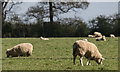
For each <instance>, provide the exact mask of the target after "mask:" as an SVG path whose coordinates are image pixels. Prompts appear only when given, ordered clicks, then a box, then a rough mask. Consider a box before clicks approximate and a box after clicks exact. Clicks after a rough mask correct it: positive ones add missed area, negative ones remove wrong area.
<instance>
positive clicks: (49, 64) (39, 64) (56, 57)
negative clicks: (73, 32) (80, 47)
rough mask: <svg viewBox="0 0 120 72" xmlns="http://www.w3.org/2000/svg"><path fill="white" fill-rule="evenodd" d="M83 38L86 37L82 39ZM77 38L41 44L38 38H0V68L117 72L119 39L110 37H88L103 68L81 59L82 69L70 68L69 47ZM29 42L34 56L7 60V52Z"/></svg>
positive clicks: (93, 62)
mask: <svg viewBox="0 0 120 72" xmlns="http://www.w3.org/2000/svg"><path fill="white" fill-rule="evenodd" d="M83 38H85V37H83ZM83 38H82V37H77V38H50V40H49V41H43V40H40V39H39V38H3V39H2V58H3V59H2V69H3V70H118V38H109V37H107V41H106V42H104V41H95V38H87V39H88V41H90V42H93V43H95V44H96V46H97V47H98V49H99V51H100V53H101V54H102V55H103V57H104V58H105V60H104V61H103V64H102V65H98V64H97V63H96V62H95V61H91V66H86V63H87V59H86V58H83V63H84V66H83V67H82V66H81V65H80V63H79V56H78V57H77V59H76V65H73V60H72V58H73V56H72V50H73V48H72V45H73V43H74V42H75V41H76V40H79V39H83ZM25 42H29V43H32V44H33V46H34V50H33V55H32V56H30V57H14V58H6V49H8V48H11V47H13V46H14V45H16V44H19V43H25Z"/></svg>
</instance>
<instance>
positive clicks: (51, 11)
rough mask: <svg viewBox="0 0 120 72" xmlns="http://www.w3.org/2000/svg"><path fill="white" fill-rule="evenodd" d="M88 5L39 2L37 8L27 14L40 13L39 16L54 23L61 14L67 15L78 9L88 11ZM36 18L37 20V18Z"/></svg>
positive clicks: (83, 3)
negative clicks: (55, 18)
mask: <svg viewBox="0 0 120 72" xmlns="http://www.w3.org/2000/svg"><path fill="white" fill-rule="evenodd" d="M88 5H89V3H88V2H39V3H38V5H37V6H35V7H31V8H29V10H28V12H27V13H31V14H32V15H33V16H34V15H36V13H38V14H37V16H42V15H41V14H43V15H44V18H46V17H47V18H48V17H49V18H50V22H53V21H54V20H53V19H54V17H57V16H58V15H59V14H62V13H67V12H68V11H70V10H75V9H76V8H81V9H86V8H87V7H88ZM48 6H49V7H48ZM41 12H42V13H41ZM34 13H35V14H34ZM40 13H41V14H40ZM34 17H35V18H36V16H34ZM42 17H43V16H42Z"/></svg>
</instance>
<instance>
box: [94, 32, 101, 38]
mask: <svg viewBox="0 0 120 72" xmlns="http://www.w3.org/2000/svg"><path fill="white" fill-rule="evenodd" d="M94 34H95V36H96V37H102V34H101V33H100V32H94Z"/></svg>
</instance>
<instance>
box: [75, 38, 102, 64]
mask: <svg viewBox="0 0 120 72" xmlns="http://www.w3.org/2000/svg"><path fill="white" fill-rule="evenodd" d="M77 55H79V56H80V63H81V65H82V66H83V62H82V58H83V56H85V57H86V58H87V60H88V61H87V65H90V60H94V61H96V62H97V63H98V64H102V60H104V58H103V57H102V55H101V54H100V52H99V51H98V49H97V47H96V45H95V44H93V43H91V42H87V41H83V40H78V41H76V42H75V43H74V44H73V64H75V59H76V57H77Z"/></svg>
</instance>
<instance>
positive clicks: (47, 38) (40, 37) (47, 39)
mask: <svg viewBox="0 0 120 72" xmlns="http://www.w3.org/2000/svg"><path fill="white" fill-rule="evenodd" d="M40 39H41V40H49V39H48V38H43V37H40Z"/></svg>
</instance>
